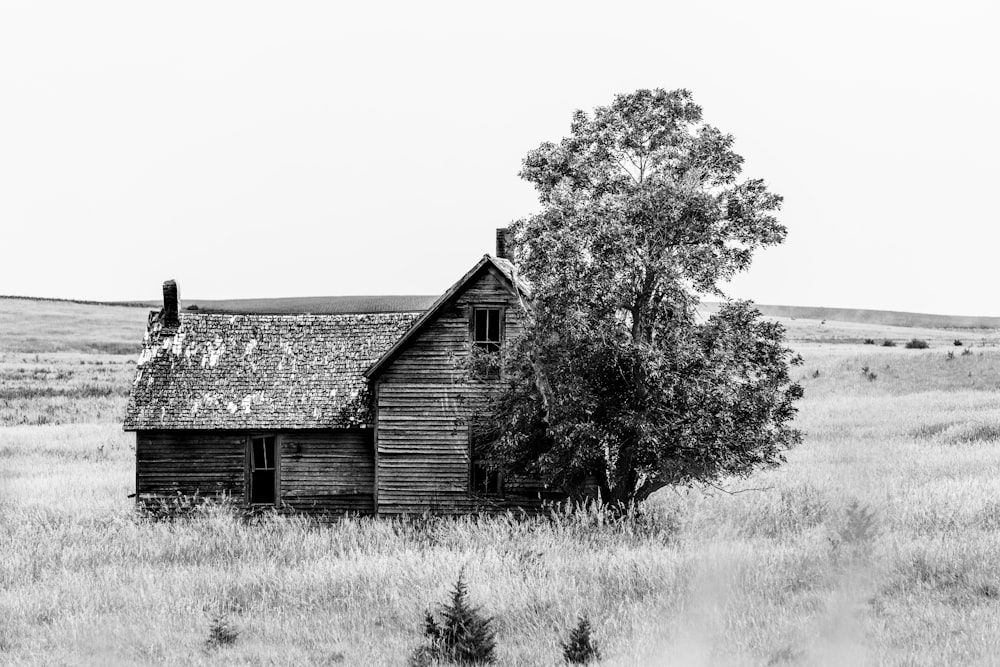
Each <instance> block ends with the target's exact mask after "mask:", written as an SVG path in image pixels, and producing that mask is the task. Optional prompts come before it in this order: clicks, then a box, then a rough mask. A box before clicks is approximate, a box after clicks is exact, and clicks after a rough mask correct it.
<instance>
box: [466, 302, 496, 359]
mask: <svg viewBox="0 0 1000 667" xmlns="http://www.w3.org/2000/svg"><path fill="white" fill-rule="evenodd" d="M502 315H503V311H502V310H501V309H500V308H473V309H472V344H473V345H475V346H476V347H478V348H480V349H482V350H485V351H486V352H499V351H500V337H501V331H500V330H501V328H502V327H501V323H502V321H503V317H502Z"/></svg>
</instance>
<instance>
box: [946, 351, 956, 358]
mask: <svg viewBox="0 0 1000 667" xmlns="http://www.w3.org/2000/svg"><path fill="white" fill-rule="evenodd" d="M954 358H955V353H954V352H952V351H951V350H948V354H947V355H945V359H946V360H948V361H951V360H952V359H954Z"/></svg>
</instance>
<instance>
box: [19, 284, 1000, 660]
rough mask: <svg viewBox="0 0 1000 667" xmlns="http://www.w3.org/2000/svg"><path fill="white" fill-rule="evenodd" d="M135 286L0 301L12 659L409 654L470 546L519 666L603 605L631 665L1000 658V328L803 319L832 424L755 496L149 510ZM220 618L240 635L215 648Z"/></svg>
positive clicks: (793, 334) (816, 412) (812, 418)
mask: <svg viewBox="0 0 1000 667" xmlns="http://www.w3.org/2000/svg"><path fill="white" fill-rule="evenodd" d="M2 305H3V304H2V303H0V306H2ZM72 307H73V308H77V307H79V308H103V307H98V306H79V305H76V304H74V305H73V306H72ZM47 308H49V310H45V311H44V312H45V313H46V314H45V315H44V317H47V318H51V317H55V318H56V319H58V318H59V317H62V316H65V317H70V318H72V317H76V313H75V312H74V314H72V315H65V314H64V315H60V313H59V312H52V310H51V308H52V306H51V304H50V305H49V306H48V307H47ZM107 308H111V307H107ZM56 310H58V309H56ZM125 310H128V311H131V310H136V311H138V312H141V313H142V317H141V318H139V317H136V318H135V320H136V321H137V322H139V325H138V333H136V329H135V326H136V322H133V320H132V315H133V313H125V314H124V315H123V312H122V311H119V310H117V309H113V308H112V309H111V310H110V311H104V312H103V313H101V314H98V313H91V314H90V317H93V318H94V320H93V321H92V322H91V324H92V326H93V327H95V331H94V332H90V333H87V334H85V335H84V334H80V332H79V330H78V329H75V328H73V327H70V328H69V329H68V330H67V331H66V333H63V332H62V331H63V330H59V331H56V332H53V330H49V329H47V328H46V326H45V324H44V322H43V321H42V320H36V319H32V317H33V316H30V315H26V314H25V311H23V310H22V311H20V317H21V319H20V321H19V322H20V323H19V325H16V324H12V323H11V322H10V320H9V319H6V320H5V319H0V322H3V324H2V326H3V327H4V328H3V331H2V332H0V335H2V336H3V337H2V338H0V424H2V426H0V619H2V622H0V663H2V664H15V665H20V664H23V665H35V664H57V665H64V664H68V665H76V664H93V665H106V664H135V665H145V664H163V665H209V664H212V665H214V664H232V665H237V664H239V665H242V664H255V665H305V664H330V665H332V664H343V665H358V664H364V665H400V664H405V663H406V661H407V658H408V656H409V654H410V652H411V651H412V650H413V649H414V648H415V647H417V646H418V645H419V644H420V642H421V635H420V633H421V626H422V618H423V611H424V610H425V609H427V608H431V609H433V608H434V607H435V606H436V605H437V604H438V603H439V602H442V601H443V600H444V599H445V596H446V595H447V592H448V590H449V588H450V586H451V584H452V583H453V582H454V580H455V578H456V576H457V574H458V571H459V569H460V568H461V567H463V566H464V567H465V568H466V574H467V578H468V580H469V584H470V592H471V595H472V598H473V601H474V602H475V603H476V604H478V605H479V606H481V607H482V609H483V611H484V612H486V613H488V614H490V615H492V616H494V617H495V619H496V620H495V624H496V629H497V638H498V654H499V657H500V662H501V664H504V665H551V664H559V660H560V648H559V641H560V639H564V638H565V637H566V635H567V633H568V631H569V629H570V627H571V626H572V625H573V624H574V622H575V619H576V616H577V615H578V614H580V613H586V614H587V615H588V616H589V617H590V619H591V622H592V624H593V626H594V628H595V634H596V637H597V640H598V641H599V643H600V645H601V648H602V652H603V654H604V660H603V662H602V664H605V665H644V664H650V665H761V666H763V665H854V664H859V665H862V664H871V665H941V664H955V665H977V664H978V665H994V664H998V662H1000V657H998V656H1000V634H998V633H997V632H996V628H997V627H1000V393H998V392H997V389H998V388H1000V349H997V348H996V347H995V340H996V333H997V332H996V331H995V330H961V329H955V330H952V329H921V330H914V329H909V328H904V327H888V326H884V325H879V324H877V323H861V324H852V323H838V322H832V321H827V322H826V323H823V322H822V321H818V320H802V319H796V320H791V319H790V318H789V319H788V320H784V321H785V322H786V324H787V325H788V326H789V329H790V338H791V339H792V340H793V341H795V346H796V348H797V349H798V351H799V352H800V353H801V354H802V355H803V357H804V360H805V363H804V365H803V366H801V367H799V368H797V369H796V370H795V374H796V376H797V377H800V378H801V381H802V383H803V385H804V387H805V390H806V397H805V399H803V401H802V402H801V406H800V408H801V409H800V414H799V417H798V425H799V426H800V427H801V428H802V429H804V430H805V431H806V433H807V435H806V439H805V442H804V443H803V444H802V445H801V446H799V447H798V448H796V449H794V450H792V451H791V452H789V453H788V462H787V464H786V465H784V466H782V467H781V468H779V469H776V470H773V471H768V472H764V473H760V474H758V475H756V476H755V477H753V478H752V479H749V480H737V481H733V482H732V483H731V484H730V485H729V490H730V491H734V492H735V493H723V492H720V491H716V490H711V489H708V490H699V489H693V490H679V491H677V492H663V493H661V494H659V495H658V496H657V497H656V498H654V500H653V501H651V502H650V506H649V507H648V508H647V512H646V513H645V514H644V516H643V518H642V519H641V520H637V521H632V522H627V523H625V524H614V523H608V522H607V521H606V520H605V519H606V517H602V515H601V514H600V513H597V512H593V511H591V512H579V511H578V512H576V513H571V514H565V513H561V514H553V515H552V516H549V517H546V518H542V519H534V520H527V521H525V520H517V519H515V518H506V519H505V518H498V519H483V520H477V519H474V518H469V519H460V520H449V519H440V520H433V519H432V520H420V521H414V522H409V523H405V522H393V521H377V520H371V519H352V520H347V521H345V522H343V523H340V524H337V525H333V526H320V525H316V524H313V523H311V522H309V521H305V520H299V519H294V518H292V519H288V518H284V519H270V518H268V519H262V520H260V521H257V522H254V523H246V522H244V521H242V520H239V519H237V518H234V517H233V515H232V514H231V513H228V512H226V511H225V510H224V509H218V510H213V511H208V512H205V513H203V514H201V515H199V516H196V517H193V518H191V519H186V520H178V521H174V522H154V521H150V520H148V519H145V518H142V517H139V516H137V515H136V514H135V513H134V511H133V505H132V500H130V499H129V498H128V495H129V494H130V493H132V491H133V490H134V445H133V439H132V436H131V435H130V434H125V433H122V431H121V427H120V419H121V416H122V410H123V408H124V401H125V395H126V390H127V387H128V383H129V382H130V380H131V372H132V370H133V368H134V367H133V366H132V365H131V362H132V361H133V358H132V356H131V355H129V354H114V352H117V351H118V350H117V349H111V348H108V347H103V346H104V345H106V344H115V345H117V344H118V343H119V342H121V343H122V344H126V343H127V341H128V340H132V339H129V336H131V337H133V338H134V340H135V341H136V342H137V341H138V336H141V328H142V327H141V323H142V322H144V320H145V311H142V310H141V309H125ZM105 316H107V317H110V318H111V319H106V318H105ZM81 317H82V318H83V319H86V317H88V316H87V315H86V314H84V315H81ZM120 318H121V319H120ZM81 321H83V320H81ZM118 326H121V327H122V328H123V330H124V329H125V328H127V327H130V329H129V332H128V335H127V336H126V335H125V334H124V333H121V332H119V331H118V330H117V328H116V327H118ZM9 332H10V333H11V338H7V335H8V333H9ZM98 332H104V333H98ZM81 336H82V339H84V340H85V341H90V342H85V343H73V342H71V341H69V340H68V338H73V339H77V338H80V337H81ZM102 336H103V337H104V338H102ZM913 337H920V338H924V339H926V340H928V341H929V342H930V348H929V349H927V350H908V349H905V348H903V347H902V343H903V342H904V341H906V340H909V339H910V338H913ZM866 338H873V339H877V341H878V342H879V343H881V341H882V340H884V339H885V338H891V339H893V340H895V341H896V342H898V343H900V345H899V346H897V347H891V348H889V347H881V346H880V345H864V344H863V341H864V339H866ZM956 338H959V339H961V340H962V341H963V343H964V345H963V346H955V345H953V340H954V339H956ZM31 340H34V341H38V342H37V344H36V343H31V342H30V341H31ZM11 341H13V342H11ZM33 345H34V346H35V347H37V348H39V349H37V350H35V349H31V348H32V346H33ZM74 345H75V347H74ZM109 351H110V352H111V353H109ZM949 352H951V353H952V355H951V356H950V357H949V354H948V353H949ZM963 352H964V353H963ZM863 369H866V370H863ZM872 376H874V377H872ZM217 617H222V618H225V619H226V620H227V621H228V622H229V623H231V624H232V625H233V626H234V627H235V628H236V629H237V630H239V633H240V634H239V636H238V638H237V640H236V642H235V643H234V644H233V645H232V646H229V647H222V648H207V647H206V640H207V638H208V636H209V628H210V625H211V623H212V621H213V619H214V618H217Z"/></svg>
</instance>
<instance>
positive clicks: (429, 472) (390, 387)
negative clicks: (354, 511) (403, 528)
mask: <svg viewBox="0 0 1000 667" xmlns="http://www.w3.org/2000/svg"><path fill="white" fill-rule="evenodd" d="M474 306H504V307H505V308H506V311H505V336H506V337H507V338H510V337H512V336H515V335H517V334H518V333H519V331H520V330H521V327H522V325H523V314H522V312H521V308H520V304H519V303H518V300H517V297H516V296H515V295H513V294H512V293H511V292H510V291H509V290H508V289H507V287H506V285H505V283H504V281H503V279H501V278H500V277H499V276H498V275H497V274H495V273H494V272H493V271H491V270H489V269H486V270H484V272H483V273H482V274H481V275H480V276H479V277H478V278H476V279H474V280H473V281H471V282H470V283H469V284H468V285H467V287H466V288H465V290H463V291H462V292H459V293H458V294H457V295H456V298H455V300H454V301H453V303H452V305H450V306H449V307H447V308H446V309H444V310H442V312H440V313H439V314H438V316H437V317H436V318H435V319H434V321H432V322H430V323H429V324H428V325H427V327H426V328H425V329H424V330H423V331H422V332H421V333H420V334H418V335H417V336H416V337H415V338H414V339H413V340H411V341H410V342H409V344H408V345H407V346H406V347H405V348H404V349H403V350H402V351H401V352H400V354H399V356H398V357H397V358H396V359H395V360H394V361H392V363H390V364H389V366H388V367H387V368H386V369H385V370H384V371H383V372H382V374H381V375H380V376H379V377H378V378H377V379H376V385H377V386H376V396H377V401H378V408H377V416H376V428H377V434H378V435H377V438H378V455H377V470H378V472H377V479H378V493H377V498H378V511H379V513H380V514H402V513H419V512H425V511H427V512H441V513H453V512H454V513H457V512H466V511H472V510H476V509H488V508H489V507H506V506H510V505H516V506H523V505H524V504H525V502H524V500H525V499H524V498H515V497H512V496H511V495H509V494H508V495H507V497H506V498H504V499H493V498H487V499H484V498H476V497H474V496H472V495H470V493H469V473H470V469H469V466H470V459H469V454H470V452H469V445H470V441H469V424H468V422H469V417H470V415H471V414H472V412H473V411H474V410H475V409H476V405H477V404H480V403H481V402H482V400H483V395H484V393H485V392H486V391H488V390H489V387H488V385H487V384H486V383H481V382H480V383H466V382H465V373H464V372H463V370H462V369H461V367H460V364H461V362H462V360H463V359H464V358H465V357H466V356H467V355H468V353H469V342H470V318H471V316H472V308H473V307H474Z"/></svg>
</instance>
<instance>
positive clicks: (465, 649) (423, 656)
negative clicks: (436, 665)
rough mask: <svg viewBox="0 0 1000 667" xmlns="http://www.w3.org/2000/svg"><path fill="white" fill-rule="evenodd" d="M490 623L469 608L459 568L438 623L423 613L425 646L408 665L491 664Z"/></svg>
mask: <svg viewBox="0 0 1000 667" xmlns="http://www.w3.org/2000/svg"><path fill="white" fill-rule="evenodd" d="M492 623H493V619H492V618H489V617H487V616H483V615H482V614H481V613H480V611H479V610H478V609H477V608H476V607H473V606H471V605H470V604H469V590H468V586H466V584H465V569H464V568H463V569H462V570H460V571H459V573H458V581H456V582H455V587H454V588H453V589H452V591H451V601H450V603H449V604H447V605H445V606H444V607H442V608H441V621H440V623H439V622H438V621H436V620H435V619H434V615H433V614H431V612H429V611H428V612H426V614H425V616H424V636H425V637H427V639H428V640H429V644H428V645H426V646H421V647H419V648H418V649H417V650H416V651H414V653H413V655H412V656H411V658H410V665H411V666H414V667H416V666H423V665H429V664H431V663H432V662H433V661H435V660H436V661H439V662H452V663H456V664H460V665H468V664H490V663H492V662H494V661H495V660H496V655H495V650H496V637H495V633H494V631H493V628H492V627H491V624H492Z"/></svg>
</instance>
